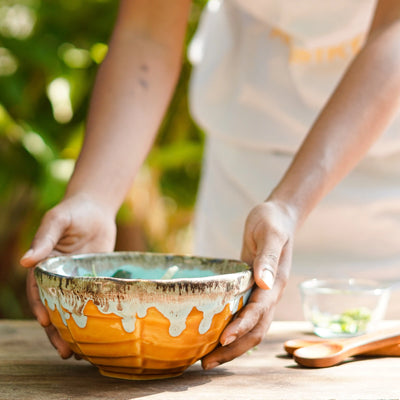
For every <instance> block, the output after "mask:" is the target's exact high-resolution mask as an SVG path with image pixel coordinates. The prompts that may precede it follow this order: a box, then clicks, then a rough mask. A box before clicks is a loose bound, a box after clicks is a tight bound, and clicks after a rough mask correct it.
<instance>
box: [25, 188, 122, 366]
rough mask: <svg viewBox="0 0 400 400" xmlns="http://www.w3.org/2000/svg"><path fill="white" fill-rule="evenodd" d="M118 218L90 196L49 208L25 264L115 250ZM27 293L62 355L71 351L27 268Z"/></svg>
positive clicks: (68, 355)
mask: <svg viewBox="0 0 400 400" xmlns="http://www.w3.org/2000/svg"><path fill="white" fill-rule="evenodd" d="M115 235H116V226H115V218H114V215H112V214H111V213H107V210H105V209H104V208H102V207H101V206H100V205H99V204H97V203H95V202H94V201H92V200H91V199H90V198H89V197H88V196H85V195H76V196H73V197H70V198H67V199H65V200H63V201H62V202H61V203H59V204H58V205H57V206H55V207H54V208H52V209H51V210H50V211H48V212H47V213H46V214H45V215H44V217H43V219H42V221H41V224H40V226H39V228H38V230H37V233H36V235H35V237H34V239H33V241H32V245H31V248H30V249H29V250H28V251H27V253H26V254H25V255H24V256H23V257H22V259H21V265H22V266H24V267H34V266H35V265H36V264H37V263H38V262H39V261H41V260H43V259H45V258H46V257H49V256H57V255H68V254H78V253H93V252H101V251H112V250H113V248H114V244H115ZM27 296H28V301H29V304H30V307H31V310H32V312H33V314H34V315H35V317H36V319H37V320H38V322H39V323H40V324H41V325H42V326H43V328H44V329H45V331H46V333H47V336H48V337H49V339H50V342H51V343H52V344H53V346H54V347H55V348H56V349H57V351H58V352H59V354H60V356H61V357H62V358H68V357H70V356H71V355H72V351H71V349H70V348H69V346H68V344H67V343H66V342H65V341H64V340H63V339H62V338H61V337H60V335H59V334H58V332H57V330H56V329H55V327H54V326H53V325H52V324H51V321H50V318H49V315H48V313H47V310H46V308H45V307H44V306H43V304H42V302H41V300H40V298H39V291H38V288H37V285H36V281H35V278H34V276H33V268H31V270H30V271H28V276H27Z"/></svg>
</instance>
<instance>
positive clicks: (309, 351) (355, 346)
mask: <svg viewBox="0 0 400 400" xmlns="http://www.w3.org/2000/svg"><path fill="white" fill-rule="evenodd" d="M398 343H400V327H396V328H391V329H382V330H377V331H374V332H371V333H367V334H365V335H361V336H356V337H354V338H351V339H342V340H330V341H327V342H323V343H317V344H314V345H311V346H307V347H301V348H299V349H297V350H295V351H294V353H293V358H294V360H295V361H296V362H297V363H298V364H300V365H304V366H306V367H312V368H323V367H331V366H333V365H336V364H339V363H340V362H342V361H344V360H345V359H346V358H348V357H352V356H355V355H358V354H364V353H366V352H368V351H375V350H377V349H380V348H382V347H386V346H391V345H395V344H398Z"/></svg>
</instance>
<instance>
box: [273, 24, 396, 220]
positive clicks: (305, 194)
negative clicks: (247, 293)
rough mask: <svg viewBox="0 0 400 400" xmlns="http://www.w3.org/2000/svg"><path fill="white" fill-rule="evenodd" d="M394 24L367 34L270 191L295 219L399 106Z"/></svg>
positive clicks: (360, 153)
mask: <svg viewBox="0 0 400 400" xmlns="http://www.w3.org/2000/svg"><path fill="white" fill-rule="evenodd" d="M399 43H400V23H399V22H395V23H392V24H390V25H389V26H387V27H386V29H383V30H379V31H377V32H376V34H373V35H371V36H370V38H369V40H368V41H367V43H366V45H365V47H364V49H363V50H362V51H361V52H360V54H359V55H358V56H357V57H356V58H355V59H354V61H353V63H352V64H351V65H350V67H349V68H348V70H347V72H346V74H345V75H344V77H343V79H342V80H341V82H340V84H339V85H338V87H337V89H336V90H335V92H334V93H333V95H332V97H331V98H330V100H329V101H328V103H327V104H326V106H325V107H324V109H323V111H322V112H321V114H320V115H319V117H318V119H317V120H316V122H315V123H314V125H313V127H312V128H311V130H310V132H309V134H308V135H307V137H306V139H305V141H304V142H303V144H302V146H301V147H300V149H299V151H298V152H297V154H296V156H295V158H294V160H293V162H292V164H291V166H290V167H289V169H288V171H287V172H286V174H285V176H284V178H283V179H282V180H281V182H280V183H279V185H278V186H277V187H276V188H275V190H274V191H273V193H272V194H271V195H270V199H273V200H275V201H278V202H281V203H282V204H283V205H285V206H286V207H288V211H289V212H290V213H294V215H295V217H296V219H297V221H298V223H299V224H301V223H302V222H303V221H304V219H305V218H306V217H307V215H308V214H309V213H310V211H311V210H312V209H313V208H314V206H315V205H316V204H317V203H318V202H319V201H320V200H321V198H322V197H323V196H324V195H325V194H326V193H328V192H329V191H330V190H331V189H332V188H333V187H334V186H335V185H336V184H337V183H338V182H339V181H340V180H341V179H342V178H343V177H344V176H345V175H346V174H347V173H348V172H349V171H350V170H351V169H352V168H353V167H354V166H355V165H356V164H357V162H358V161H359V160H360V159H361V158H362V157H363V156H364V155H365V154H366V152H367V151H368V149H369V148H370V147H371V145H372V144H373V143H374V142H375V141H376V139H377V138H378V137H379V136H380V135H381V134H382V133H383V132H384V131H385V129H386V128H387V127H388V125H389V124H390V122H391V121H392V120H393V118H394V117H395V116H396V114H397V113H398V111H399V109H400V53H399V51H398V48H399V47H398V46H399Z"/></svg>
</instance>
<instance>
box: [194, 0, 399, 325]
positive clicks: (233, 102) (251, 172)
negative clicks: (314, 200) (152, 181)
mask: <svg viewBox="0 0 400 400" xmlns="http://www.w3.org/2000/svg"><path fill="white" fill-rule="evenodd" d="M374 8H375V1H374V0H327V1H323V2H321V1H320V0H242V1H240V0H236V1H235V0H225V1H219V0H211V1H210V2H209V4H208V7H207V10H206V11H205V12H204V15H203V17H202V20H201V22H200V25H199V29H198V32H197V34H196V36H195V38H194V40H193V42H192V44H191V47H190V49H189V57H190V58H191V60H192V62H193V64H194V70H193V75H192V80H191V92H190V93H191V94H190V100H191V111H192V115H193V117H194V118H195V120H196V121H197V122H198V123H199V125H200V126H201V127H202V128H203V129H204V130H205V131H206V132H207V144H206V152H205V160H204V166H203V175H202V181H201V185H200V191H199V196H198V203H197V211H196V220H195V247H194V251H195V253H197V254H201V255H206V256H212V257H230V258H238V257H239V256H240V250H241V244H242V234H243V228H244V221H245V218H246V216H247V214H248V213H249V211H250V209H251V208H252V207H254V205H256V204H258V203H260V202H262V201H263V200H265V198H266V197H267V196H268V194H269V193H270V191H271V190H272V189H273V188H274V187H275V186H276V184H277V183H278V182H279V180H280V179H281V177H282V175H283V173H284V172H285V170H286V168H287V167H288V165H289V163H290V161H291V159H292V157H293V154H294V153H295V152H296V150H297V148H298V146H299V145H300V143H301V141H302V140H303V138H304V136H305V135H306V134H307V132H308V130H309V128H310V127H311V125H312V123H313V121H314V120H315V118H316V117H317V115H318V113H319V111H320V110H321V108H322V107H323V105H324V104H325V102H326V100H327V99H328V97H329V96H330V95H331V93H332V91H333V90H334V88H335V86H336V84H337V82H338V81H339V80H340V78H341V76H342V74H343V72H344V71H345V69H346V67H347V66H348V65H349V63H350V62H351V60H352V58H353V57H354V55H355V54H356V53H357V52H358V50H359V49H360V47H361V46H362V43H363V40H364V37H365V34H366V33H367V31H368V28H369V24H370V22H371V18H372V15H373V11H374ZM329 276H335V277H364V278H365V277H367V278H375V279H381V280H399V281H400V119H399V118H397V119H396V120H395V121H394V122H393V124H392V125H391V126H390V127H389V129H388V130H387V131H386V132H385V133H384V134H383V135H382V136H381V138H380V139H379V140H378V141H377V142H376V143H375V144H374V145H373V147H372V148H371V149H370V151H369V153H368V155H367V156H366V157H365V158H364V160H363V161H361V163H360V164H359V165H358V166H357V167H356V168H355V169H354V170H353V171H352V172H351V173H350V174H349V175H348V176H347V177H346V178H345V179H344V180H343V181H342V182H341V183H340V184H339V185H338V186H337V187H336V188H335V189H334V190H333V191H332V192H331V193H330V194H329V195H328V196H326V198H325V199H323V201H322V202H321V203H320V204H319V205H318V206H317V207H316V209H315V210H314V211H313V212H312V213H311V215H310V216H309V218H308V219H307V221H306V223H305V224H304V225H303V227H302V228H301V229H300V231H299V232H298V233H297V235H296V237H295V247H294V258H293V267H292V273H291V278H290V281H289V284H288V287H287V289H286V290H285V293H284V296H283V298H282V300H281V302H280V304H279V306H278V309H277V312H276V318H278V319H281V318H292V319H294V318H299V317H300V318H301V308H300V295H299V291H298V287H297V284H298V283H299V282H300V281H301V280H302V279H306V278H310V277H329ZM393 298H394V297H392V301H391V303H390V312H389V313H388V317H397V318H400V309H398V310H396V304H398V302H396V301H394V300H393ZM399 307H400V306H399Z"/></svg>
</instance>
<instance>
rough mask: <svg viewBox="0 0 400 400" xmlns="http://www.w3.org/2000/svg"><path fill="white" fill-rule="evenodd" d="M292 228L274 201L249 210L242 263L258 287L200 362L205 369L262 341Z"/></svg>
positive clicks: (285, 267) (283, 274)
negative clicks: (246, 266) (247, 268)
mask: <svg viewBox="0 0 400 400" xmlns="http://www.w3.org/2000/svg"><path fill="white" fill-rule="evenodd" d="M295 226H296V221H295V218H294V217H293V215H291V213H290V212H289V211H288V209H287V208H285V207H283V206H282V205H279V204H278V203H275V202H273V201H267V202H265V203H262V204H259V205H257V206H256V207H255V208H253V209H252V210H251V212H250V214H249V215H248V217H247V220H246V225H245V231H244V238H243V248H242V259H243V261H245V262H247V263H248V264H249V265H252V266H253V272H254V278H255V282H256V285H257V286H256V287H255V288H254V289H253V292H252V294H251V296H250V298H249V300H248V302H247V304H246V306H245V307H244V308H243V309H242V310H241V311H240V312H239V313H238V315H237V316H236V318H235V319H234V320H233V321H232V322H231V323H230V324H229V325H228V326H227V327H226V328H225V330H224V332H223V333H222V335H221V338H220V343H221V345H222V346H219V347H218V348H217V349H215V350H214V351H213V352H211V353H210V354H208V355H207V356H206V357H204V358H203V360H202V365H203V368H204V369H211V368H214V367H216V366H218V365H220V364H223V363H225V362H227V361H231V360H233V359H234V358H236V357H238V356H240V355H242V354H243V353H245V352H246V351H248V350H250V349H251V348H253V347H254V346H256V345H257V344H259V343H260V342H261V340H262V339H263V337H264V335H265V333H266V332H267V330H268V328H269V326H270V324H271V321H272V318H273V313H274V308H275V305H276V303H277V302H278V300H279V298H280V297H281V294H282V292H283V290H284V288H285V286H286V282H287V280H288V277H289V271H290V266H291V258H292V244H293V235H294V230H295Z"/></svg>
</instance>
